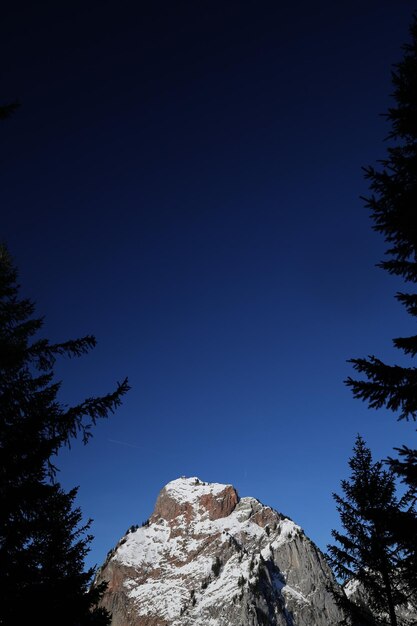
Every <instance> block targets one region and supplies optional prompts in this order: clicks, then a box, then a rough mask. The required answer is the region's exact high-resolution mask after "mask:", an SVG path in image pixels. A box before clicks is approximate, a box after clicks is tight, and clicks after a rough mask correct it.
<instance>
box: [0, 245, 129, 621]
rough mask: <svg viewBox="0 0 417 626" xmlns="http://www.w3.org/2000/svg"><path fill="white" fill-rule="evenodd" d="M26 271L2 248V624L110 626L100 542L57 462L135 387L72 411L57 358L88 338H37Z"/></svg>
mask: <svg viewBox="0 0 417 626" xmlns="http://www.w3.org/2000/svg"><path fill="white" fill-rule="evenodd" d="M16 281H17V272H16V269H15V268H14V266H13V263H12V261H11V259H10V256H9V254H8V252H7V250H6V249H5V248H4V247H0V501H1V506H0V589H1V592H2V600H1V602H0V624H1V626H11V625H14V626H15V625H16V624H26V623H31V622H39V623H41V624H43V625H44V626H52V624H54V625H55V626H56V625H57V624H61V625H63V626H82V625H87V624H96V625H97V626H104V625H105V624H108V623H109V615H108V613H107V612H106V611H104V610H103V609H100V608H97V606H96V605H97V602H98V600H99V598H100V597H101V595H102V592H103V588H102V587H101V588H100V587H99V588H92V589H90V583H91V580H92V576H93V574H94V571H93V570H89V571H87V572H85V571H84V558H85V555H86V553H87V552H88V549H89V543H90V541H91V536H89V535H88V534H86V532H87V531H88V528H89V526H90V522H87V524H84V525H82V524H81V511H80V509H79V508H76V507H74V498H75V495H76V490H72V491H70V492H69V493H66V492H65V491H64V490H63V489H62V488H61V486H60V485H59V484H58V483H56V482H54V480H53V477H54V466H53V464H52V459H53V458H54V456H55V455H56V453H57V452H58V450H59V449H60V448H61V446H63V445H65V444H68V443H69V441H70V439H71V438H74V437H77V436H78V435H80V436H81V437H82V438H83V440H84V442H86V441H88V439H89V437H90V436H91V427H92V426H93V425H94V424H95V423H96V420H97V419H98V418H101V417H106V416H107V415H108V414H109V412H112V411H114V409H115V408H116V407H117V406H118V405H119V404H120V401H121V397H122V395H123V394H124V393H125V392H126V391H127V390H128V384H127V381H126V380H125V381H124V382H123V383H122V384H119V385H118V386H117V389H116V390H115V391H114V392H113V393H110V394H108V395H106V396H103V397H98V398H88V399H86V400H85V401H84V402H82V403H81V404H79V405H77V406H74V407H70V408H68V407H67V406H64V405H63V404H61V403H60V402H59V400H58V392H59V388H60V383H59V382H56V381H55V380H54V372H53V367H54V362H55V359H56V357H57V356H61V355H64V356H69V357H72V356H80V355H82V354H84V353H86V352H88V351H89V350H90V349H91V348H93V347H94V345H95V339H94V337H92V336H87V337H84V338H82V339H77V340H74V341H67V342H65V343H60V344H51V343H49V341H48V340H47V339H35V335H36V334H37V333H38V331H39V330H40V329H41V327H42V320H41V319H38V318H35V317H33V314H34V305H33V303H32V302H30V301H29V300H27V299H20V298H19V286H18V284H17V282H16Z"/></svg>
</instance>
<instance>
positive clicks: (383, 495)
mask: <svg viewBox="0 0 417 626" xmlns="http://www.w3.org/2000/svg"><path fill="white" fill-rule="evenodd" d="M349 467H350V470H351V474H350V477H349V479H348V480H342V482H341V487H342V490H343V494H344V495H343V496H340V495H338V494H333V498H334V499H335V501H336V505H337V510H338V513H339V515H340V521H341V524H342V527H343V532H341V531H336V530H333V531H332V536H333V538H334V539H335V540H336V542H337V543H336V544H335V545H329V546H328V555H327V556H328V561H329V563H330V565H331V567H332V568H333V569H334V571H335V573H336V575H337V577H338V578H339V579H341V580H342V581H345V582H350V584H352V583H354V584H356V583H359V584H360V588H361V590H362V592H363V594H364V596H365V598H366V602H365V604H364V605H363V606H361V604H358V603H353V602H351V601H350V600H349V599H348V597H347V596H346V595H345V594H342V593H337V594H336V598H337V599H338V600H339V603H340V605H341V606H342V607H343V608H344V609H345V610H346V611H347V613H348V614H349V613H350V614H351V615H352V617H353V619H354V623H356V622H359V623H369V624H372V623H379V620H380V619H381V617H383V616H384V615H387V616H388V617H389V623H390V624H391V626H397V624H398V621H397V613H396V609H397V608H398V607H401V606H405V605H406V604H407V602H409V600H410V593H409V588H408V585H407V584H406V583H405V581H404V579H403V576H402V565H403V561H404V559H406V558H407V556H408V552H407V548H404V546H403V545H402V544H401V542H399V541H398V537H397V533H396V532H395V529H396V528H397V526H407V527H408V528H409V529H411V527H412V528H413V530H414V532H416V531H417V525H416V523H415V510H414V498H413V496H412V493H411V492H410V491H407V492H406V493H405V494H404V495H403V496H402V497H400V498H398V497H397V495H396V482H395V474H394V473H393V471H392V470H390V469H384V464H383V462H381V461H376V462H374V461H373V459H372V454H371V451H370V449H369V448H368V447H367V446H366V444H365V441H364V440H363V439H362V437H360V436H359V435H358V437H357V439H356V443H355V447H354V450H353V456H352V457H351V459H350V460H349Z"/></svg>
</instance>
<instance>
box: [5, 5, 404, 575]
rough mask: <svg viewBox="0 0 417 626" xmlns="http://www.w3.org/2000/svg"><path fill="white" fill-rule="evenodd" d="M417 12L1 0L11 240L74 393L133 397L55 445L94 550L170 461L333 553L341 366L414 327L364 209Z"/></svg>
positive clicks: (127, 517)
mask: <svg viewBox="0 0 417 626" xmlns="http://www.w3.org/2000/svg"><path fill="white" fill-rule="evenodd" d="M414 8H415V6H414V3H413V2H409V1H407V0H350V1H349V2H335V1H334V0H323V1H321V2H316V3H312V2H310V1H307V0H300V1H298V2H291V3H290V2H280V1H279V0H275V1H274V2H272V1H262V0H260V1H259V2H255V1H252V2H249V1H246V0H242V1H239V2H237V1H229V0H221V1H219V0H198V1H197V0H193V1H191V0H189V1H188V0H187V1H184V0H181V1H179V0H178V1H176V0H169V1H168V0H166V1H164V2H157V1H156V2H146V3H145V2H133V1H131V2H125V1H123V0H121V1H120V0H119V1H117V2H116V1H115V0H102V1H100V2H98V1H93V0H92V1H88V0H87V1H86V0H83V1H82V2H81V1H78V0H71V1H65V0H63V1H62V2H56V0H54V1H51V2H36V3H35V2H26V3H24V2H19V1H16V2H13V3H11V2H9V3H7V6H5V7H2V15H1V23H0V47H1V59H2V64H1V100H2V102H3V103H4V102H7V101H9V100H11V99H14V98H16V97H17V98H19V99H20V101H21V103H22V106H21V108H20V110H19V111H18V112H17V113H16V114H15V116H14V117H13V118H12V119H10V120H8V121H6V122H2V123H1V126H0V132H1V146H2V147H1V156H0V158H1V177H2V180H1V185H0V207H1V233H0V238H2V239H3V240H4V241H5V242H6V243H7V245H8V246H9V249H10V252H11V253H12V255H13V257H14V259H15V262H16V264H17V266H18V267H19V270H20V282H21V285H22V295H24V296H26V297H30V298H32V299H33V300H35V301H36V303H37V312H38V314H39V315H41V316H42V315H44V316H45V324H44V328H43V334H44V335H45V336H47V337H49V338H50V339H51V340H52V341H59V340H66V339H69V338H76V337H80V336H84V335H86V334H89V333H92V334H94V335H96V337H97V340H98V342H99V344H98V347H97V348H96V349H95V350H94V351H93V352H92V353H91V354H90V355H89V356H88V357H83V358H81V359H79V360H73V361H69V362H61V363H60V364H59V366H58V367H57V377H59V378H60V379H62V380H63V385H62V395H61V399H62V401H63V402H65V403H69V404H71V403H76V402H77V401H80V400H82V399H83V398H84V397H86V396H92V395H100V394H103V393H106V392H108V391H110V390H112V389H113V388H114V386H115V383H116V381H118V380H119V381H120V380H122V379H123V378H124V377H125V376H128V377H129V381H130V384H131V386H132V389H131V391H130V393H129V394H128V396H126V397H125V401H124V404H123V406H122V407H121V408H120V409H119V410H118V411H117V413H116V414H115V415H114V416H112V417H111V418H110V419H109V420H107V421H102V422H100V423H99V424H98V426H97V427H96V429H95V430H94V437H93V439H92V441H91V443H89V444H88V446H86V447H83V446H82V445H78V444H76V445H74V446H73V447H72V449H71V450H70V451H69V452H64V453H63V454H62V455H61V458H60V467H61V472H60V479H61V480H62V482H63V484H64V485H65V486H66V487H72V486H74V485H80V491H79V498H78V503H79V504H80V506H81V508H82V510H83V513H84V516H85V518H88V517H92V518H93V519H94V524H93V526H92V532H93V534H94V536H95V539H94V542H93V544H92V550H91V553H90V555H89V558H88V561H87V562H88V564H91V563H92V564H94V563H97V564H100V563H101V562H102V561H103V560H104V557H105V555H106V553H107V551H108V550H109V549H110V548H112V547H113V545H114V544H115V543H116V542H117V540H118V539H119V538H120V536H121V535H122V534H123V533H124V532H125V530H126V529H127V528H128V527H129V526H130V525H131V524H136V523H139V524H140V523H141V522H142V521H144V520H145V519H146V518H147V517H148V516H149V515H150V513H151V512H152V509H153V505H154V501H155V499H156V496H157V493H158V491H159V490H160V489H161V488H162V487H163V485H164V484H165V483H167V482H168V481H170V480H172V479H174V478H177V477H179V476H182V475H185V476H199V477H200V478H201V479H202V480H205V481H216V482H225V483H232V484H233V485H234V486H235V487H236V488H237V490H238V492H239V494H240V495H241V496H245V495H252V496H255V497H257V498H258V499H260V500H261V501H262V502H264V503H265V504H269V505H271V506H273V507H274V508H276V509H278V510H279V511H281V512H282V513H284V514H286V515H288V516H290V517H291V518H293V519H294V520H295V521H296V522H297V523H298V524H300V525H301V526H302V527H303V528H304V530H305V531H306V532H307V534H308V535H309V536H310V537H311V538H312V539H313V540H314V541H315V542H316V543H317V544H318V545H319V546H320V547H321V548H322V549H324V548H325V546H326V544H327V543H328V542H329V540H330V531H331V529H332V528H334V527H335V526H336V525H337V524H338V517H337V514H336V511H335V507H334V503H333V501H332V497H331V494H332V492H333V491H338V490H339V483H340V480H341V479H342V478H344V477H345V476H346V475H347V460H348V457H349V456H350V454H351V451H352V447H353V444H354V439H355V436H356V434H357V433H358V432H359V433H361V434H362V435H363V437H364V438H365V440H366V441H367V443H368V444H369V445H370V447H371V448H372V450H373V452H374V454H375V456H376V457H384V456H386V455H388V454H391V453H392V448H393V447H394V446H398V445H401V444H403V443H407V444H408V445H412V446H414V447H416V441H415V439H416V433H415V427H414V426H413V425H412V424H407V423H405V424H403V423H397V422H396V421H395V418H394V417H393V416H392V415H391V414H386V413H384V412H383V411H379V412H373V411H370V410H368V409H367V408H366V406H365V405H363V404H362V403H360V402H358V401H355V400H354V399H353V398H352V396H351V393H350V391H349V390H348V389H347V388H346V387H345V385H344V383H343V381H344V379H345V378H346V377H347V376H348V375H349V374H351V373H352V369H351V366H350V365H349V364H348V363H347V359H349V358H351V357H361V356H366V355H368V354H376V355H377V356H379V357H381V358H383V359H388V360H390V361H393V360H396V361H397V362H398V361H399V360H400V359H401V354H400V353H398V354H396V352H395V351H393V350H392V348H391V339H392V338H393V337H396V336H399V335H407V334H411V332H413V333H414V330H412V326H411V324H412V321H411V319H409V316H407V314H406V312H405V311H404V310H403V308H402V307H401V305H400V304H398V303H397V302H396V301H395V299H394V294H395V292H396V291H397V290H398V289H400V288H401V285H400V284H399V281H398V279H395V278H393V277H389V276H387V275H386V274H385V273H384V272H383V271H382V270H379V269H377V268H376V267H375V264H376V263H377V262H378V261H379V260H380V259H381V258H382V256H383V253H384V250H385V245H384V242H383V240H382V237H381V236H380V235H378V234H376V233H374V232H373V231H372V228H371V226H372V223H371V220H370V219H369V216H368V213H367V210H366V209H365V208H364V206H363V201H362V200H361V199H360V196H361V194H362V195H363V194H366V193H367V183H366V181H365V180H364V178H363V172H362V170H361V168H362V166H364V165H367V164H370V163H375V161H376V160H377V159H380V158H383V156H384V154H385V149H386V146H387V143H384V138H385V137H386V135H387V133H388V131H389V127H388V126H387V124H386V121H385V120H384V118H383V117H382V116H381V115H380V113H383V112H384V111H385V110H386V109H387V107H388V106H389V105H390V103H391V101H390V98H389V94H390V92H391V81H390V74H391V67H392V64H393V63H394V62H395V61H399V60H400V59H401V57H402V50H401V46H402V44H403V43H405V42H406V41H407V39H408V26H409V23H410V21H411V15H412V11H413V9H414Z"/></svg>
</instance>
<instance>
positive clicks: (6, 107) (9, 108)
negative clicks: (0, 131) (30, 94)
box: [0, 100, 20, 120]
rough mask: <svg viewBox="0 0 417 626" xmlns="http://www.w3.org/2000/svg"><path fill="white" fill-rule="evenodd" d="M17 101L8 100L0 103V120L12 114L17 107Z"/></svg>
mask: <svg viewBox="0 0 417 626" xmlns="http://www.w3.org/2000/svg"><path fill="white" fill-rule="evenodd" d="M19 106H20V105H19V102H18V101H17V100H14V101H13V102H9V103H8V104H2V105H0V120H6V119H7V118H8V117H10V116H11V115H13V113H14V112H15V111H16V109H18V108H19Z"/></svg>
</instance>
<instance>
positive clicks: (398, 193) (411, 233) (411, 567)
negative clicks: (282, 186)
mask: <svg viewBox="0 0 417 626" xmlns="http://www.w3.org/2000/svg"><path fill="white" fill-rule="evenodd" d="M410 34H411V41H410V43H409V44H407V45H405V46H404V56H403V59H402V60H401V61H400V62H399V63H398V64H396V65H395V66H394V71H393V74H392V81H393V86H394V91H393V97H394V101H395V105H394V106H393V107H391V108H390V109H389V110H388V113H387V114H386V118H387V120H388V121H389V122H390V124H391V132H390V134H389V137H388V138H389V139H390V140H391V142H392V145H391V147H389V148H388V150H387V156H386V158H385V159H383V160H382V161H381V162H380V167H379V168H378V169H376V168H374V167H368V168H366V169H365V174H366V177H367V178H368V179H369V181H370V189H371V192H372V195H371V196H370V197H369V198H367V199H365V200H366V206H367V207H368V208H369V209H370V211H371V217H372V219H373V221H374V229H375V230H376V231H378V232H380V233H382V234H383V236H384V238H385V241H386V243H387V244H388V249H387V251H386V255H387V259H385V260H383V261H382V262H381V263H379V266H380V267H381V268H383V269H384V270H386V271H388V272H389V273H390V274H393V275H396V276H399V277H401V278H402V279H403V280H404V281H405V283H409V284H411V285H412V284H414V285H415V284H416V283H417V14H415V15H414V16H413V20H412V24H411V28H410ZM396 298H397V299H398V300H399V302H401V303H402V304H403V305H404V306H405V308H406V310H407V312H408V313H409V314H410V315H412V316H413V317H417V293H416V292H410V291H407V292H403V291H402V292H400V293H397V294H396ZM393 343H394V346H395V347H396V348H398V349H399V350H401V351H402V352H403V353H404V354H405V355H407V356H409V357H410V358H411V359H413V358H415V356H416V354H417V335H413V336H411V337H398V338H396V339H394V340H393ZM351 362H352V363H353V367H354V368H355V370H356V371H357V372H358V373H359V374H362V375H363V378H362V379H361V380H355V379H353V378H352V377H349V378H348V379H347V381H346V383H347V385H348V386H350V387H351V388H352V390H353V394H354V396H355V397H356V398H359V399H361V400H364V401H366V402H367V403H368V405H369V407H371V408H375V409H379V408H382V407H384V408H387V409H389V410H391V411H393V412H394V413H395V414H397V416H398V419H406V420H410V419H411V420H414V421H415V420H416V418H417V368H416V367H415V365H412V364H411V365H410V366H409V367H405V366H403V365H391V364H388V363H384V362H383V361H382V360H380V359H379V358H377V357H376V356H373V355H372V356H369V357H368V358H363V359H352V360H351ZM396 451H397V452H398V458H396V459H393V458H390V459H388V462H389V464H390V467H391V470H393V471H394V472H395V473H396V474H397V475H398V476H399V477H400V478H401V479H402V480H403V482H404V483H405V485H406V486H407V488H409V489H413V490H414V492H415V493H417V450H416V449H412V448H409V447H407V446H405V445H404V446H402V447H401V448H399V449H396ZM397 522H398V520H396V523H395V525H393V526H392V529H391V530H392V532H393V533H396V540H397V542H398V544H401V545H402V546H403V549H404V560H403V563H402V567H401V575H402V578H403V581H404V582H405V583H406V584H407V585H408V588H409V591H410V593H412V594H414V597H417V533H416V531H415V519H411V517H409V518H408V519H407V520H403V521H402V522H401V523H397ZM393 523H394V522H393Z"/></svg>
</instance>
